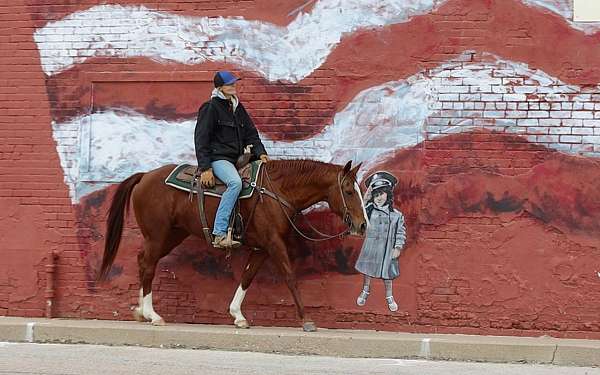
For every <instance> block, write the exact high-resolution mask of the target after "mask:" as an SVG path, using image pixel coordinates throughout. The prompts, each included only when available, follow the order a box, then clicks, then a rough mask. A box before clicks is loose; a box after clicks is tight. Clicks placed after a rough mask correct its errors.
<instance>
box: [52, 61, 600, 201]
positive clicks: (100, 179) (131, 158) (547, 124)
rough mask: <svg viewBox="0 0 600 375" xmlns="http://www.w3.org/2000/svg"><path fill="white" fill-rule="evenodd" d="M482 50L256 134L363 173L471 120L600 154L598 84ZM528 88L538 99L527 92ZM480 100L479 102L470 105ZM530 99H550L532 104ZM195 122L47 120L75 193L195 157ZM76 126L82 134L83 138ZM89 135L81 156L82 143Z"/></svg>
mask: <svg viewBox="0 0 600 375" xmlns="http://www.w3.org/2000/svg"><path fill="white" fill-rule="evenodd" d="M487 57H488V58H489V61H486V62H481V63H464V62H449V63H446V64H443V65H441V66H440V67H438V68H436V69H434V70H431V71H427V72H423V73H420V74H417V75H415V76H412V77H409V78H408V79H406V80H401V81H394V82H388V83H385V84H383V85H379V86H375V87H371V88H369V89H366V90H364V91H362V92H360V93H359V94H358V95H356V97H354V98H353V99H352V100H351V101H350V103H349V104H348V105H347V106H346V107H345V108H344V109H343V110H341V111H340V112H338V113H337V114H336V115H335V116H334V118H333V121H332V123H331V124H329V125H328V126H326V127H325V128H324V129H323V130H322V131H321V133H319V134H317V135H315V136H313V137H312V138H310V139H306V140H301V141H275V140H271V139H268V138H267V137H266V136H264V135H263V136H262V139H263V142H264V144H265V147H266V148H267V150H268V151H269V153H270V154H271V155H272V156H274V157H276V158H299V157H307V158H314V159H318V160H322V161H326V162H334V163H338V164H344V163H345V162H347V161H348V160H353V161H354V162H356V163H358V162H365V163H366V164H365V166H364V167H363V168H361V172H363V173H364V171H366V170H368V169H369V167H372V166H374V165H376V164H377V163H379V162H381V161H383V160H385V159H386V158H388V157H389V156H390V154H391V153H393V152H394V151H395V150H398V149H402V148H406V147H410V146H414V145H416V144H418V143H420V142H422V141H423V140H424V139H425V137H428V138H429V139H433V138H439V137H443V136H446V135H448V134H453V133H459V132H465V131H470V130H472V129H473V128H487V129H490V130H495V131H500V132H505V133H513V134H523V133H527V135H526V137H527V139H528V140H529V141H531V142H533V143H538V144H543V145H544V146H546V147H548V148H552V149H556V150H560V151H564V152H568V153H572V154H585V155H588V156H597V155H600V118H597V119H596V118H595V116H598V117H600V115H597V114H596V111H595V110H596V108H595V106H596V104H595V103H594V102H593V101H592V95H598V98H600V88H598V87H596V88H591V89H590V88H586V89H585V90H584V89H582V88H580V87H578V86H574V85H567V84H565V83H563V82H561V81H560V80H558V79H557V78H554V77H551V76H549V75H547V74H546V73H544V72H542V71H539V70H534V69H530V68H529V67H528V66H527V65H525V64H520V63H515V62H511V61H503V60H500V59H497V58H496V57H494V56H491V55H488V56H487ZM515 80H516V81H518V82H517V83H515ZM492 91H495V92H497V93H491V92H492ZM462 92H466V93H462ZM594 92H596V93H598V94H593V93H594ZM526 93H531V94H535V95H538V96H539V97H541V98H543V99H544V100H541V101H529V100H528V99H527V96H526ZM461 95H465V96H461ZM598 98H596V99H594V100H597V99H598ZM471 99H472V100H471ZM242 100H243V98H242ZM455 105H456V106H458V108H455V107H454V106H455ZM479 105H481V106H483V105H485V106H486V107H485V108H484V107H482V108H476V106H479ZM536 105H537V106H538V107H540V106H542V107H543V106H547V107H548V108H547V109H544V108H541V107H540V108H538V109H537V110H536V109H532V108H533V106H536ZM556 105H558V107H559V108H558V109H557V108H556ZM446 106H451V107H449V108H445V107H446ZM489 106H492V108H489ZM521 106H525V107H526V108H527V109H526V110H522V109H519V107H521ZM471 107H472V108H471ZM497 107H501V108H497ZM512 107H514V108H513V109H511V108H512ZM597 109H599V110H600V106H599V107H598V108H597ZM538 112H539V113H538ZM532 115H534V116H538V115H539V116H541V117H544V118H537V117H533V118H532V117H530V116H532ZM194 126H195V121H194V120H188V121H179V122H175V121H166V120H157V119H153V118H150V117H147V116H144V115H142V114H139V113H136V112H131V111H128V110H126V109H111V110H107V111H105V112H101V113H94V114H91V115H86V116H83V117H80V118H76V119H72V120H70V121H68V122H65V123H60V124H57V123H54V124H53V126H52V129H53V136H54V139H55V140H56V142H57V145H58V146H57V148H58V152H59V156H60V159H61V165H62V166H63V170H64V172H65V182H67V184H69V187H70V191H71V197H72V199H73V202H74V203H75V202H77V201H78V200H79V199H80V198H81V197H82V196H84V195H86V194H88V193H89V192H91V191H94V190H98V189H101V188H103V187H105V186H106V185H107V184H108V183H111V182H118V181H121V180H123V179H125V178H127V177H128V176H130V175H131V174H132V173H134V172H139V171H142V172H143V171H148V170H151V169H154V168H157V167H159V166H161V165H164V164H168V163H174V164H178V163H181V162H191V163H195V154H194V145H193V131H194ZM83 127H87V129H85V131H84V129H82V128H83ZM586 132H587V133H586ZM81 134H89V135H90V136H89V137H90V138H89V139H87V138H86V139H82V138H81ZM575 141H579V143H577V142H575ZM88 143H89V145H90V146H89V152H87V151H86V152H87V154H85V155H84V154H82V153H81V150H82V148H81V146H80V145H81V144H86V145H87V144H88ZM84 150H85V149H84ZM82 166H83V167H84V168H83V169H82ZM360 177H362V175H360V176H359V178H360Z"/></svg>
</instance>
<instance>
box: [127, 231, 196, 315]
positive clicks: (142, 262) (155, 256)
mask: <svg viewBox="0 0 600 375" xmlns="http://www.w3.org/2000/svg"><path fill="white" fill-rule="evenodd" d="M169 234H170V237H168V238H167V239H166V240H165V241H160V242H158V241H155V240H152V239H148V238H145V239H144V244H143V250H142V252H141V253H140V254H138V264H139V267H140V282H141V289H140V301H139V303H140V304H139V307H138V308H135V309H134V310H133V315H134V317H135V318H136V320H148V321H151V322H152V324H153V325H164V324H165V321H164V319H163V318H162V317H161V316H160V315H158V313H156V311H154V306H153V305H152V281H153V280H154V273H155V272H156V266H157V264H158V261H159V260H160V258H162V257H163V256H165V255H167V254H168V253H169V252H171V250H173V248H174V247H175V246H177V245H179V244H180V243H181V242H182V241H183V240H184V239H185V238H186V237H187V236H188V234H187V233H186V232H183V231H172V232H171V233H169Z"/></svg>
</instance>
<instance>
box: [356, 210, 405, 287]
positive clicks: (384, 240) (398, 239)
mask: <svg viewBox="0 0 600 375" xmlns="http://www.w3.org/2000/svg"><path fill="white" fill-rule="evenodd" d="M371 204H372V203H371ZM405 240H406V229H405V227H404V216H403V215H402V213H400V212H399V211H396V210H394V211H393V212H389V209H388V207H385V208H384V209H383V210H382V209H379V208H377V207H375V208H374V209H373V211H372V212H371V218H370V220H369V228H368V229H367V235H366V239H365V241H364V242H363V245H362V249H361V250H360V255H359V257H358V260H357V261H356V266H355V268H356V270H357V271H358V272H360V273H362V274H364V275H367V276H371V277H376V278H379V279H394V278H396V277H398V276H399V275H400V269H399V267H398V259H392V252H393V250H394V248H399V249H402V247H403V246H404V241H405Z"/></svg>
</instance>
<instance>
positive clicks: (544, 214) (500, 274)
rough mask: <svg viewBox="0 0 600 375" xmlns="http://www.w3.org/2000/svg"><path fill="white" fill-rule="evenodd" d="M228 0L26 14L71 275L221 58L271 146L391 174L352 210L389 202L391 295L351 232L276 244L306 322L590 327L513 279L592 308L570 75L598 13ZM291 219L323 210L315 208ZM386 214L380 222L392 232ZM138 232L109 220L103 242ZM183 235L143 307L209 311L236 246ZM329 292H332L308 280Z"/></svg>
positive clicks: (591, 178) (579, 95) (525, 5)
mask: <svg viewBox="0 0 600 375" xmlns="http://www.w3.org/2000/svg"><path fill="white" fill-rule="evenodd" d="M249 8H250V9H249V10H246V9H245V8H240V9H238V8H236V9H233V10H227V11H225V10H223V11H221V10H220V9H219V10H212V11H210V12H209V11H204V10H196V9H190V10H186V11H180V10H179V9H176V8H174V9H169V6H168V5H166V6H165V7H164V8H163V7H161V8H160V9H156V8H152V7H151V6H149V5H131V4H122V5H119V4H105V5H96V6H92V7H84V6H74V5H70V6H69V7H65V8H61V9H52V8H51V7H48V12H49V18H50V19H52V21H49V22H47V23H43V24H40V25H39V27H38V28H37V29H36V31H35V33H34V40H35V42H36V45H37V47H38V49H39V52H40V58H41V66H42V70H43V72H44V74H45V79H46V87H47V91H48V94H49V98H50V105H51V108H50V110H51V115H52V118H53V122H52V125H51V126H52V132H53V137H54V140H55V142H56V148H57V152H58V154H59V156H60V161H61V166H62V171H63V173H64V180H65V183H66V185H67V186H68V188H69V194H70V197H71V201H72V203H73V205H74V206H75V207H77V210H78V215H79V221H80V226H81V228H79V229H78V230H79V239H80V242H81V248H82V250H81V253H82V258H85V259H86V261H88V264H89V269H87V270H86V273H87V274H86V275H87V276H86V277H87V278H88V280H92V279H93V274H94V270H95V269H94V267H95V264H96V263H97V258H96V257H97V254H98V252H99V249H100V246H101V242H102V238H101V237H102V231H103V227H102V225H103V217H102V215H103V214H104V212H105V210H106V202H107V200H108V199H109V198H110V196H111V193H112V190H111V189H113V187H114V184H115V183H117V182H119V181H121V180H123V179H125V178H126V177H128V176H130V175H131V174H133V173H134V172H138V171H147V170H150V169H153V168H156V167H158V166H160V165H163V164H167V163H180V162H192V163H193V162H195V156H194V152H193V151H194V150H193V128H194V124H195V115H196V111H197V109H198V106H199V105H200V104H201V103H202V102H203V101H204V100H206V99H207V98H208V95H209V93H210V90H209V89H208V88H209V86H210V82H209V83H207V81H206V79H205V78H202V77H203V76H202V74H201V73H202V72H209V73H211V72H214V71H216V70H220V69H223V68H226V69H230V70H234V71H236V73H239V74H240V75H241V76H242V77H243V80H242V81H241V85H242V86H241V97H242V100H243V101H244V103H245V105H246V107H247V108H248V109H249V112H250V114H251V115H252V116H253V117H254V119H255V122H256V124H257V126H258V128H259V131H260V133H261V138H262V139H263V141H264V144H265V146H266V148H267V149H268V151H269V153H270V154H271V155H272V156H273V157H275V158H299V157H300V158H303V157H306V158H315V159H318V160H322V161H326V162H334V163H340V164H341V163H344V162H346V161H347V160H349V159H352V160H353V161H354V162H356V163H358V162H363V163H364V164H363V165H364V167H363V168H362V170H361V174H360V175H359V180H360V181H361V183H362V186H365V187H366V185H365V183H366V182H367V178H368V177H370V176H371V177H372V176H373V174H374V173H375V172H386V173H388V174H389V175H390V176H393V178H394V179H395V180H393V179H391V178H390V180H392V181H393V182H394V183H393V184H394V189H392V190H391V191H390V192H387V191H386V192H385V193H384V194H377V195H376V194H371V197H370V199H369V201H370V202H371V203H370V204H371V206H372V207H374V208H373V210H374V212H379V211H381V210H379V211H377V209H376V208H375V207H380V206H381V205H377V202H379V201H378V199H379V200H383V196H385V198H386V199H385V202H388V201H390V200H391V201H390V202H389V204H387V205H385V204H384V206H387V207H388V211H389V212H390V213H398V215H397V219H398V223H399V222H400V219H402V221H403V225H402V226H403V227H404V228H405V233H404V236H405V238H406V241H405V243H403V244H402V246H398V248H402V251H396V250H395V249H396V247H393V248H391V249H389V248H388V247H387V246H385V247H384V246H381V247H379V249H383V250H385V251H387V252H389V253H390V254H389V255H390V258H391V260H393V261H391V262H390V263H389V264H395V265H398V264H400V265H401V267H400V269H401V272H400V273H399V276H398V280H396V281H394V292H393V298H392V299H391V301H392V302H389V303H387V301H386V300H385V298H386V297H388V293H387V290H386V288H385V286H388V285H387V284H386V282H383V283H379V282H378V281H379V280H371V281H369V282H368V283H369V284H368V287H369V289H365V285H367V281H366V280H367V279H366V278H365V277H364V274H367V275H368V273H365V272H363V271H364V270H363V271H361V269H358V271H357V267H358V268H360V266H359V265H360V264H361V259H363V257H364V256H366V255H368V251H365V247H364V246H366V245H365V244H366V243H367V242H368V239H367V240H365V242H364V243H363V241H362V240H361V241H357V240H353V239H346V240H332V241H329V242H327V243H326V244H322V245H315V244H310V243H305V242H303V241H302V240H300V239H298V238H292V239H291V240H292V245H291V247H292V248H293V249H294V250H295V252H296V253H297V254H296V256H297V257H296V258H297V259H296V265H297V267H298V272H299V274H300V275H301V277H302V278H303V282H304V283H305V284H304V285H305V288H304V289H303V292H304V293H307V294H308V295H307V296H306V298H305V301H306V302H307V303H308V304H309V306H308V308H309V309H310V308H313V309H314V310H319V309H321V308H322V307H323V306H327V309H329V310H328V312H327V313H322V315H321V318H322V319H333V321H332V323H331V325H332V326H344V325H346V326H349V325H352V326H354V324H359V325H360V324H365V326H368V324H373V322H375V323H377V324H380V325H382V326H385V325H392V326H393V327H394V329H396V328H397V327H400V326H402V327H414V325H415V324H416V325H425V326H427V325H431V324H434V323H436V322H438V321H444V322H445V323H444V324H446V323H447V325H448V326H453V327H456V326H458V327H470V328H474V329H476V328H507V327H508V328H510V327H512V328H518V329H541V330H544V329H558V328H556V327H557V326H558V325H560V324H563V325H564V326H565V327H569V329H572V330H574V329H583V330H591V329H596V328H598V329H600V328H599V327H600V323H598V321H597V318H591V315H586V316H589V317H590V318H589V319H587V320H588V321H589V320H594V319H595V320H594V323H593V324H592V326H591V328H590V327H584V326H583V325H584V324H586V323H582V322H574V321H570V320H568V318H567V315H568V314H569V312H570V310H569V308H566V307H564V308H563V307H560V308H558V310H557V309H556V308H554V309H553V308H551V307H548V305H547V301H548V296H547V295H546V296H540V295H538V294H536V292H535V291H536V290H538V291H539V290H542V289H543V290H546V291H548V293H550V294H552V297H551V298H550V299H551V300H553V301H555V303H556V304H557V305H560V306H577V307H573V308H574V309H581V310H584V311H585V314H588V313H589V309H588V306H589V302H588V301H600V288H597V286H598V276H597V272H598V271H599V270H600V255H599V253H598V249H600V245H599V242H598V241H599V240H598V234H599V233H600V228H599V227H598V224H597V223H600V220H599V219H600V204H599V203H598V201H597V199H595V198H594V197H597V196H599V194H600V191H598V186H600V184H599V182H600V174H598V173H597V172H596V171H597V170H598V166H599V162H598V159H597V157H598V156H600V87H599V85H598V82H600V77H599V76H598V73H597V72H595V70H594V69H589V70H586V69H584V68H582V66H585V65H586V64H589V62H591V61H598V59H599V58H600V51H598V49H597V48H596V47H595V44H594V43H595V42H594V41H593V40H594V39H593V38H594V36H596V35H597V32H598V31H599V30H600V24H597V23H578V22H574V21H572V16H571V14H572V2H571V1H569V0H504V1H472V0H386V1H381V0H373V1H370V0H368V1H351V0H348V1H337V0H336V1H333V0H320V1H308V2H305V1H297V2H294V4H289V5H285V6H284V5H281V4H280V3H277V4H273V6H265V7H263V8H261V7H260V6H259V5H256V7H254V8H253V7H252V6H249ZM232 12H233V13H232ZM221 14H228V15H229V14H233V15H231V16H227V17H221V16H220V15H221ZM532 41H533V42H532ZM558 51H559V52H558ZM128 74H129V75H128ZM207 76H210V77H212V74H208V75H207ZM190 77H192V78H190ZM203 80H204V81H203ZM65 83H68V84H65ZM367 185H368V183H367ZM385 202H384V203H385ZM384 211H385V210H384ZM394 216H396V215H394ZM310 217H311V219H312V220H314V221H315V222H316V223H318V224H320V225H322V226H327V225H329V226H335V225H337V224H336V223H335V222H334V221H332V220H331V219H332V218H331V217H330V216H329V215H328V214H327V213H326V212H325V211H324V210H321V209H320V208H318V209H316V210H313V211H312V212H311V213H310ZM130 226H132V223H130ZM395 228H396V231H394V230H390V227H388V228H387V229H386V230H387V231H388V233H393V234H394V235H395V236H396V237H395V238H394V239H395V240H396V241H395V242H398V241H399V238H401V237H402V235H400V234H399V232H398V231H399V230H400V225H399V224H398V225H396V227H395ZM326 229H328V232H334V231H335V229H337V228H332V227H327V228H326ZM525 235H526V237H524V236H525ZM138 240H139V234H137V233H136V232H135V231H133V230H132V231H130V232H127V231H126V233H125V237H124V244H123V246H125V247H127V248H128V249H129V250H126V251H125V253H124V254H125V255H124V257H125V256H129V257H132V254H134V253H135V249H136V246H138V242H139V241H138ZM398 244H399V242H398ZM195 246H198V242H196V243H192V244H185V243H184V245H182V246H181V248H180V249H178V251H177V252H176V254H174V255H173V256H172V257H171V256H170V257H168V258H166V259H165V261H164V262H163V263H162V266H161V267H162V270H161V272H159V273H160V275H161V278H160V281H159V282H160V285H161V286H162V287H163V289H162V292H161V288H157V294H158V296H159V297H160V296H161V293H163V294H162V295H163V297H162V298H165V299H168V298H173V299H174V300H177V301H178V303H172V304H170V305H169V306H168V307H167V306H163V308H164V309H165V310H166V314H164V315H166V317H167V318H168V319H169V320H175V319H180V320H183V321H204V322H206V321H210V322H227V321H228V320H227V319H225V320H223V321H220V320H218V318H213V317H214V316H215V315H217V316H218V315H219V314H222V311H221V310H222V309H221V307H223V306H224V305H223V304H225V303H227V302H228V299H229V298H230V295H229V294H228V295H226V296H223V295H222V289H223V288H222V286H221V284H219V283H220V282H222V281H223V280H230V279H234V278H236V277H239V274H238V273H237V272H238V271H237V269H239V268H240V267H238V266H239V264H236V262H238V263H239V262H240V261H239V260H236V256H234V259H233V263H232V264H231V265H228V264H227V262H226V261H224V260H223V259H221V258H220V257H219V256H218V255H215V254H212V255H210V256H208V257H200V256H198V254H197V252H196V251H195ZM377 246H378V245H374V247H373V248H374V249H375V248H378V247H377ZM547 249H553V250H552V256H548V253H549V252H550V250H547ZM385 251H384V252H385ZM395 253H398V254H397V255H398V256H397V257H394V255H396V254H395ZM400 253H401V254H400ZM124 259H125V258H122V259H121V260H119V259H117V266H116V267H115V270H114V271H113V275H112V276H113V282H114V284H113V285H114V289H113V290H112V292H111V298H112V296H115V295H116V297H114V299H115V300H117V299H118V298H121V299H122V298H123V297H124V296H129V297H131V299H132V302H133V301H134V300H135V298H136V297H137V295H136V293H137V285H134V284H135V279H136V277H135V275H134V274H132V271H133V270H135V267H136V266H135V262H134V261H127V260H124ZM132 259H133V258H132ZM394 262H395V263H394ZM383 263H384V262H383V261H382V262H381V264H379V265H380V266H381V265H383ZM384 266H385V265H384ZM236 267H237V268H236ZM267 267H268V266H267ZM384 268H385V267H384ZM273 274H274V273H273ZM324 274H327V275H332V276H331V277H328V278H320V276H322V275H324ZM368 276H372V277H373V278H376V279H378V278H380V279H384V280H391V279H393V278H392V277H380V276H382V275H368ZM388 276H389V275H388ZM261 277H262V279H261ZM273 278H276V276H273V275H272V274H271V273H268V274H263V275H262V276H260V277H259V285H260V281H261V280H262V282H263V283H266V285H268V287H265V288H264V289H263V288H262V287H258V288H257V289H258V291H257V292H256V293H257V295H255V296H254V301H258V302H251V300H252V298H249V299H248V303H255V304H254V305H253V306H254V307H253V308H254V311H255V315H254V318H256V319H258V320H260V319H263V321H269V319H271V320H274V319H275V318H276V319H278V320H279V321H283V322H285V321H286V319H288V320H289V319H291V318H290V317H289V316H288V315H286V314H288V313H286V312H285V311H284V312H282V313H281V314H282V315H281V316H276V317H272V316H267V315H261V314H262V313H263V309H262V307H264V306H266V305H268V304H270V303H278V302H277V301H275V299H276V298H280V299H281V300H283V298H284V297H281V296H285V298H287V292H286V291H283V292H281V293H279V294H278V293H276V292H273V290H275V288H276V287H275V286H274V285H271V284H269V282H270V281H272V279H273ZM200 279H201V280H203V283H202V285H203V287H204V289H203V292H202V296H200V294H199V292H197V291H196V289H195V288H196V285H199V283H198V280H200ZM206 280H209V281H206ZM213 280H218V281H219V282H214V283H213ZM474 280H477V281H474ZM233 284H235V283H232V285H233ZM380 284H381V285H383V287H382V288H380V286H381V285H380ZM348 287H349V288H352V293H351V295H344V296H337V294H336V293H333V292H330V291H331V290H340V289H345V288H348ZM361 287H362V289H361ZM389 287H390V288H389V289H388V290H389V292H390V293H389V295H392V289H391V283H389ZM571 287H578V288H580V289H581V290H585V291H586V292H585V293H583V294H580V293H572V291H571V292H570V288H571ZM88 288H89V290H90V293H96V292H97V290H96V289H94V286H93V285H92V286H89V287H88ZM336 288H337V289H336ZM361 290H365V291H367V290H368V292H369V293H370V294H368V295H363V294H362V293H361ZM169 295H176V297H169ZM273 296H274V297H273ZM357 296H358V299H356V298H357ZM362 300H365V303H363V301H362ZM523 300H527V301H529V303H526V304H525V305H526V306H524V304H523V303H521V302H520V301H523ZM357 304H358V305H359V306H356V305H357ZM180 305H181V306H182V307H179V306H180ZM221 305H223V306H221ZM361 305H362V306H361ZM395 305H397V306H395ZM498 305H502V308H498ZM160 306H161V305H160V302H159V303H158V306H157V310H160V309H161V307H160ZM215 306H220V307H215ZM95 308H96V309H100V307H97V306H95ZM121 310H123V309H121ZM264 310H267V309H266V308H265V309H264ZM390 310H392V311H394V310H397V311H395V313H394V314H390ZM568 310H569V311H568ZM290 311H292V310H291V309H290ZM514 311H518V314H517V313H514ZM103 313H104V314H106V315H107V316H110V315H109V314H110V312H108V311H103ZM265 314H266V313H265ZM347 314H349V315H352V319H350V318H348V315H347ZM361 314H362V315H361ZM369 314H373V315H369ZM485 314H488V315H489V316H491V318H487V316H488V315H485ZM313 315H315V316H316V319H319V315H318V314H313ZM484 315H485V316H486V317H485V318H481V317H483V316H484ZM251 319H252V318H251ZM361 319H362V320H361ZM537 320H539V323H535V322H536V321H537ZM357 321H358V322H359V323H356V322H357ZM531 321H533V322H534V323H531ZM549 321H555V322H559V323H556V325H551V324H550V323H547V322H549ZM550 326H552V327H551V328H549V327H550Z"/></svg>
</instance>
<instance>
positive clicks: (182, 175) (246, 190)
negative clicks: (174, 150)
mask: <svg viewBox="0 0 600 375" xmlns="http://www.w3.org/2000/svg"><path fill="white" fill-rule="evenodd" d="M261 165H262V162H261V161H260V160H257V161H253V162H252V163H249V164H247V165H246V166H244V167H243V168H242V169H240V170H239V171H238V173H239V174H240V177H241V179H242V192H241V193H240V199H244V198H250V197H251V196H252V193H253V192H254V188H253V187H252V186H251V185H250V184H251V183H252V182H255V181H256V176H258V172H259V171H260V167H261ZM195 171H196V166H195V165H192V164H180V165H178V166H177V167H175V168H174V169H173V171H171V173H169V175H168V176H167V178H166V179H165V184H167V185H169V186H172V187H174V188H175V189H179V190H183V191H186V192H188V193H189V191H190V189H191V187H192V178H193V177H194V172H195ZM198 182H200V181H198ZM226 188H227V187H226V186H225V184H224V183H223V182H222V181H221V180H219V179H218V178H216V177H215V187H214V188H211V189H206V188H205V189H204V194H205V195H210V196H213V197H221V195H223V193H224V192H225V189H226ZM194 194H196V191H194Z"/></svg>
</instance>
